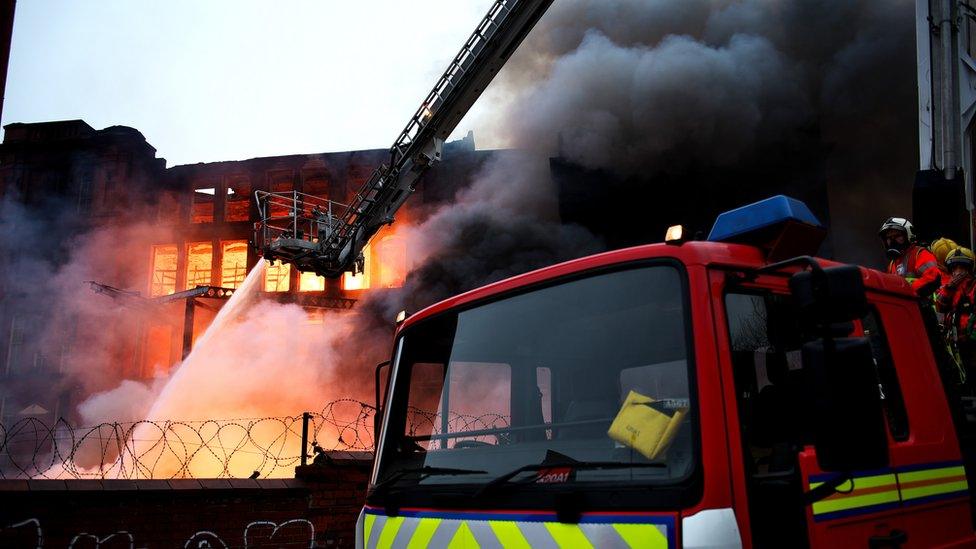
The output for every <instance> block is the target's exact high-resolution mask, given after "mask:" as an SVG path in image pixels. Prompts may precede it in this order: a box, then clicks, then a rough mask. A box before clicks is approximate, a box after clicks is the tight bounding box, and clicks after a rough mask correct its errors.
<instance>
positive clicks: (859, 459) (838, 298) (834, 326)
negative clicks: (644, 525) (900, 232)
mask: <svg viewBox="0 0 976 549" xmlns="http://www.w3.org/2000/svg"><path fill="white" fill-rule="evenodd" d="M810 267H811V269H810V270H808V271H801V272H798V273H796V274H794V275H793V276H792V277H791V278H790V291H791V292H792V294H793V300H794V302H795V303H796V305H797V309H798V313H799V316H800V318H801V321H802V322H803V323H804V324H806V325H807V326H808V327H810V328H811V329H812V330H811V331H812V333H814V334H817V335H818V336H819V338H818V339H816V340H814V341H811V342H808V343H805V344H804V345H803V347H802V358H803V369H804V371H805V376H806V379H807V383H808V387H809V388H810V393H809V394H811V395H812V396H811V401H810V403H809V412H810V415H809V418H810V427H811V428H812V430H813V434H814V443H815V447H816V451H817V464H818V465H819V466H820V468H821V469H822V470H824V471H827V472H835V471H836V472H845V473H850V472H851V471H855V470H864V469H880V468H883V467H886V466H887V465H888V436H887V432H886V430H885V422H884V410H883V408H882V402H881V393H880V391H879V389H878V378H877V373H876V371H875V365H874V355H873V354H872V352H871V345H870V343H869V342H868V340H867V339H866V338H863V337H843V336H844V335H846V334H847V333H849V328H848V329H846V330H843V329H841V330H838V327H843V326H844V325H845V323H849V322H850V321H852V320H857V319H861V318H863V317H864V316H865V315H866V314H867V312H868V302H867V295H866V293H865V290H864V280H863V278H862V277H861V271H860V268H858V267H856V266H851V265H845V266H839V267H827V268H821V267H820V265H819V264H817V262H816V261H814V260H811V261H810ZM848 326H849V324H848ZM838 332H840V333H838ZM838 335H840V336H842V337H837V336H838Z"/></svg>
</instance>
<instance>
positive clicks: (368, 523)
mask: <svg viewBox="0 0 976 549" xmlns="http://www.w3.org/2000/svg"><path fill="white" fill-rule="evenodd" d="M374 522H376V515H371V514H369V513H365V514H364V516H363V547H366V546H368V545H369V535H370V534H372V533H373V523H374Z"/></svg>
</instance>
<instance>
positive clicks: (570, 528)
mask: <svg viewBox="0 0 976 549" xmlns="http://www.w3.org/2000/svg"><path fill="white" fill-rule="evenodd" d="M546 530H549V534H551V535H552V539H554V540H556V544H557V545H559V547H561V548H566V547H573V548H575V547H588V548H592V547H593V544H591V543H590V541H589V540H587V539H586V536H584V535H583V531H582V530H580V527H579V525H576V524H563V523H561V522H547V523H546Z"/></svg>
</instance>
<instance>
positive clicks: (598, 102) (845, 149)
mask: <svg viewBox="0 0 976 549" xmlns="http://www.w3.org/2000/svg"><path fill="white" fill-rule="evenodd" d="M914 57H915V56H914V4H913V3H912V2H909V1H907V0H897V1H893V2H871V1H854V2H851V1H841V0H819V1H790V2H773V1H766V0H742V1H733V0H681V1H676V0H655V1H650V2H646V1H640V0H608V1H605V2H585V1H582V0H568V1H565V2H556V3H554V4H553V6H552V8H550V12H549V13H548V14H547V15H546V16H545V17H544V18H543V19H542V20H541V21H540V27H539V28H538V29H536V30H535V31H534V32H533V33H532V34H531V35H530V36H529V37H528V39H527V40H526V43H525V44H523V46H522V48H521V49H520V50H519V51H518V52H517V53H516V54H515V55H514V56H513V58H512V60H511V62H510V63H509V66H507V67H506V68H505V69H504V70H503V71H502V72H501V74H500V75H499V80H500V81H499V82H498V83H496V85H495V87H494V88H493V89H492V90H490V91H489V94H488V97H489V98H492V99H494V100H495V101H496V102H497V103H498V104H499V105H500V106H501V112H498V111H495V112H492V111H489V110H486V111H484V112H490V113H491V114H489V115H487V116H485V117H484V119H482V120H480V121H479V126H480V127H479V133H480V135H482V136H485V135H487V136H489V140H490V141H491V142H492V143H493V144H497V145H501V146H514V147H518V148H531V149H534V150H538V151H540V152H541V153H543V154H557V153H558V154H560V155H561V156H562V157H564V158H566V159H567V160H569V161H571V162H574V163H576V164H578V165H581V166H584V167H587V168H599V169H605V170H609V171H613V172H617V173H621V174H624V175H634V174H638V175H639V177H638V178H637V179H636V181H637V182H638V183H640V184H653V183H652V182H653V180H654V178H655V176H656V175H659V174H677V175H683V174H692V175H693V174H695V173H699V174H700V173H718V174H721V173H722V171H721V170H722V169H723V168H735V169H736V170H738V171H740V172H741V171H743V170H749V169H750V166H755V167H756V168H755V171H756V172H761V171H762V169H761V167H762V166H763V165H764V164H765V165H778V164H777V163H781V164H784V165H785V166H784V167H783V168H781V169H780V170H779V171H780V173H778V174H777V177H779V178H781V180H782V182H783V183H784V184H785V183H789V182H791V181H794V180H798V179H803V178H805V177H807V176H809V175H811V173H810V172H814V171H816V172H822V175H821V174H820V173H816V174H812V175H813V176H814V177H819V178H823V179H825V182H826V185H827V188H828V193H829V203H830V204H829V206H830V211H831V221H832V237H833V239H834V248H835V254H836V256H837V257H838V258H839V259H842V260H847V261H853V262H860V263H866V264H868V265H876V264H877V263H878V262H879V261H880V260H879V254H878V249H877V243H876V237H875V235H876V230H877V229H876V225H877V224H878V223H879V222H880V220H882V219H884V218H886V217H888V216H891V215H902V216H908V215H909V213H910V189H911V182H912V179H913V176H914V172H915V169H916V165H915V160H916V158H917V154H916V151H915V143H916V140H915V138H916V131H917V130H916V129H915V126H914V124H915V111H916V103H915V98H916V97H915V64H914V63H915V59H914ZM810 136H814V139H813V140H812V141H811V139H810ZM790 144H795V147H796V148H797V149H799V150H798V151H797V152H796V153H789V152H787V153H786V155H787V157H786V158H784V157H783V156H784V152H783V151H784V150H786V151H790ZM817 149H821V150H824V151H826V158H825V159H823V161H818V162H815V163H812V164H811V163H809V162H807V161H806V158H804V157H803V156H802V155H803V151H804V150H817ZM789 154H796V156H797V157H796V158H795V159H793V160H791V158H789V157H788V156H789ZM709 169H712V171H709ZM716 170H717V171H716ZM689 183H690V184H692V185H694V184H695V181H693V180H692V181H690V182H689Z"/></svg>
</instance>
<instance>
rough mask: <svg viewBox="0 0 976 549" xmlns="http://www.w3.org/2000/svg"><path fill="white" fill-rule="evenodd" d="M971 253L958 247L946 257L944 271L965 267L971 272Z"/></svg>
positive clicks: (972, 261)
mask: <svg viewBox="0 0 976 549" xmlns="http://www.w3.org/2000/svg"><path fill="white" fill-rule="evenodd" d="M974 259H976V258H974V256H973V251H972V250H970V249H969V248H963V247H961V246H960V247H958V248H956V249H955V250H952V251H951V252H949V254H948V255H946V260H945V264H946V269H949V270H950V271H951V270H952V268H953V267H965V268H966V270H967V271H970V272H972V270H973V263H974Z"/></svg>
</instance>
